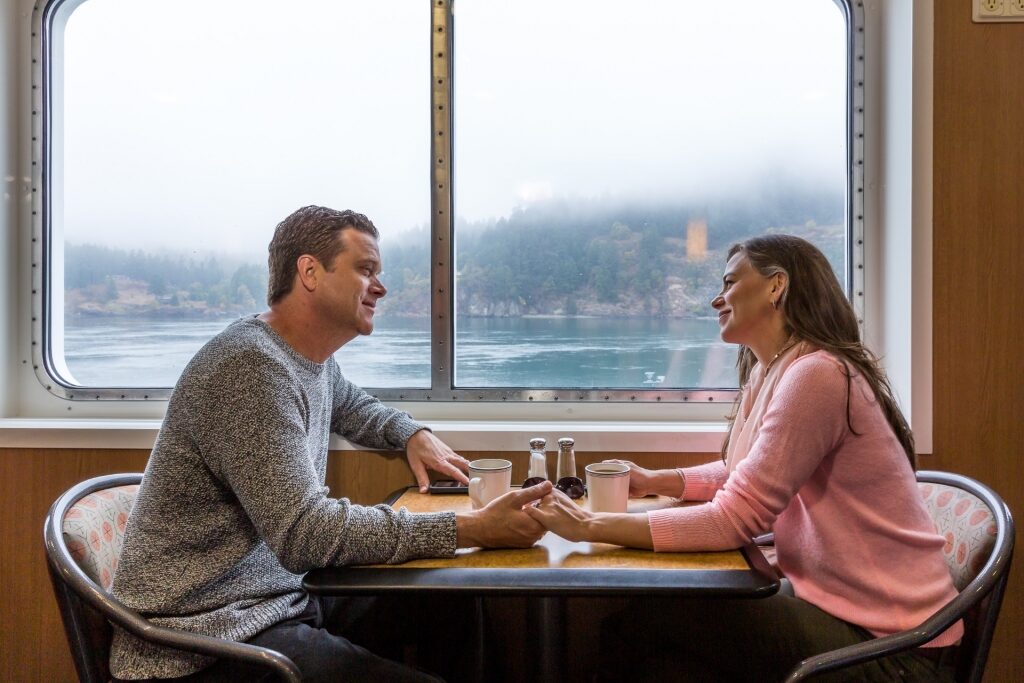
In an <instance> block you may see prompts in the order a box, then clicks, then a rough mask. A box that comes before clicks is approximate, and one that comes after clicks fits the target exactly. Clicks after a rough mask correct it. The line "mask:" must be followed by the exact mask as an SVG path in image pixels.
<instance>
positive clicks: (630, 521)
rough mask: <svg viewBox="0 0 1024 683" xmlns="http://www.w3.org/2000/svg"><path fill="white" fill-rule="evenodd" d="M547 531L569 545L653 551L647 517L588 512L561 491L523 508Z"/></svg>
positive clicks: (642, 515)
mask: <svg viewBox="0 0 1024 683" xmlns="http://www.w3.org/2000/svg"><path fill="white" fill-rule="evenodd" d="M523 509H524V510H525V511H526V514H528V515H530V517H532V518H533V519H534V520H535V521H537V522H538V523H540V525H541V526H543V527H544V528H545V529H547V530H548V531H551V532H552V533H555V534H558V535H559V536H561V537H562V538H564V539H565V540H567V541H574V542H576V541H589V542H591V543H613V544H615V545H621V546H626V547H627V548H648V549H650V548H652V547H653V546H654V541H653V540H652V539H651V526H650V523H649V522H648V521H647V515H645V514H631V513H629V512H588V511H587V510H584V509H583V508H582V507H580V506H579V505H577V504H576V503H575V502H574V501H573V500H572V499H571V498H569V496H567V495H565V494H564V493H562V492H561V491H559V490H558V489H552V491H551V493H549V494H548V495H546V496H544V497H543V498H541V499H540V503H538V504H537V506H536V507H531V506H529V505H528V506H526V507H525V508H523Z"/></svg>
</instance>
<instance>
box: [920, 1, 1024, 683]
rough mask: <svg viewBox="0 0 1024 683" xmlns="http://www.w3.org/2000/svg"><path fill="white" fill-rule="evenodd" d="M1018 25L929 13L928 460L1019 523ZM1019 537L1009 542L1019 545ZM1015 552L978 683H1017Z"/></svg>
mask: <svg viewBox="0 0 1024 683" xmlns="http://www.w3.org/2000/svg"><path fill="white" fill-rule="evenodd" d="M1022 63H1024V23H1017V24H975V23H973V22H972V21H971V3H970V2H968V1H967V0H957V1H953V0H943V1H942V2H936V3H935V55H934V69H935V87H934V97H935V101H934V165H935V167H934V183H935V185H934V206H933V211H934V278H935V283H934V342H933V343H934V399H933V400H934V417H935V428H934V451H935V458H936V466H937V467H938V468H940V469H945V470H951V471H955V472H961V473H963V474H967V475H970V476H972V477H975V478H977V479H979V480H980V481H983V482H985V483H987V484H989V485H990V486H992V487H993V488H995V489H996V491H998V492H999V493H1000V495H1002V496H1003V498H1004V499H1005V500H1006V501H1007V503H1008V504H1009V506H1010V509H1011V511H1012V512H1015V513H1017V514H1018V515H1021V514H1024V466H1022V458H1021V446H1022V444H1024V420H1022V419H1021V410H1022V409H1024V384H1022V381H1024V354H1022V352H1021V349H1020V342H1021V340H1022V339H1024V305H1022V301H1024V298H1022V296H1021V292H1024V267H1022V266H1021V258H1022V253H1024V252H1022V248H1024V238H1022V234H1024V189H1022V188H1024V184H1022V181H1024V133H1022V130H1024V77H1022V75H1021V64H1022ZM1019 529H1020V527H1018V534H1017V543H1018V544H1019V543H1020V541H1021V533H1020V531H1019ZM1022 629H1024V558H1022V557H1021V551H1020V549H1019V548H1018V552H1017V560H1016V565H1015V566H1014V567H1013V569H1012V576H1011V578H1010V585H1009V590H1008V592H1007V593H1006V598H1005V601H1004V604H1003V610H1002V615H1001V618H1000V624H999V628H998V631H997V633H996V638H995V642H994V643H993V647H992V654H991V657H990V659H989V665H988V671H987V676H986V681H1006V682H1010V681H1020V680H1024V657H1022V656H1021V654H1020V642H1021V635H1020V634H1021V631H1022Z"/></svg>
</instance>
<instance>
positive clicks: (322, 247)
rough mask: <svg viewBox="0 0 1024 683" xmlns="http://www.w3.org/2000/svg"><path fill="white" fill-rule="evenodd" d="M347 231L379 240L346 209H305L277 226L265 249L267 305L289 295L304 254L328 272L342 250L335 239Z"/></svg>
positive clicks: (365, 220)
mask: <svg viewBox="0 0 1024 683" xmlns="http://www.w3.org/2000/svg"><path fill="white" fill-rule="evenodd" d="M346 228H352V229H353V230H358V231H359V232H362V233H366V234H367V235H370V236H372V237H373V239H375V240H379V239H380V234H379V233H378V232H377V228H376V227H374V225H373V223H372V222H371V221H370V219H369V218H367V217H366V216H364V215H363V214H361V213H356V212H355V211H349V210H347V209H346V210H345V211H337V210H335V209H328V208H327V207H326V206H304V207H302V208H301V209H299V210H298V211H295V212H294V213H293V214H291V215H290V216H288V217H287V218H285V219H284V220H283V221H281V222H280V223H278V224H277V228H275V229H274V237H273V239H271V240H270V247H269V248H268V251H269V252H270V253H269V256H268V257H267V263H268V265H269V267H270V280H269V282H268V283H267V303H268V304H270V305H273V304H275V303H277V302H278V301H280V300H281V299H283V298H284V297H285V296H286V295H287V294H288V293H289V292H290V291H292V286H293V285H294V284H295V275H296V274H297V273H298V269H297V266H296V264H297V262H298V260H299V257H300V256H302V255H303V254H309V255H310V256H315V257H316V259H317V260H318V261H320V263H322V264H323V266H324V268H325V269H327V270H331V269H332V268H333V267H334V259H335V257H336V256H337V255H338V254H340V253H341V252H342V250H343V249H344V248H345V245H344V244H343V243H342V241H341V240H340V239H338V237H339V235H340V234H341V231H342V230H345V229H346Z"/></svg>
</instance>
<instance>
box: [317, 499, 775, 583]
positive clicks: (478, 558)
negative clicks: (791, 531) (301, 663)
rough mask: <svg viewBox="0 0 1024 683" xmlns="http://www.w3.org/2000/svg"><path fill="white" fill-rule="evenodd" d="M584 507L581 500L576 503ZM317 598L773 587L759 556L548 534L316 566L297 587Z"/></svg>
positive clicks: (422, 506)
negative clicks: (508, 545)
mask: <svg viewBox="0 0 1024 683" xmlns="http://www.w3.org/2000/svg"><path fill="white" fill-rule="evenodd" d="M389 502H391V504H392V505H393V506H394V507H396V508H401V507H405V508H407V509H408V510H409V511H411V512H437V511H443V510H452V511H461V510H467V511H468V510H470V509H471V505H470V502H469V497H468V496H466V495H465V494H444V495H436V494H435V495H430V494H421V493H420V492H419V490H418V489H416V488H415V487H410V488H409V489H406V490H401V491H396V492H395V493H394V494H393V495H392V497H391V498H389ZM584 504H585V503H584ZM671 504H678V503H676V502H675V501H673V500H672V499H669V498H641V499H633V500H630V502H629V508H628V509H629V511H630V512H638V513H641V512H643V511H645V510H649V509H652V508H657V507H664V506H666V505H671ZM302 584H303V586H304V587H305V588H306V590H308V591H309V592H311V593H316V594H320V595H379V594H383V593H395V592H404V593H413V594H414V593H421V592H442V593H443V592H448V593H462V594H470V595H476V596H483V595H503V596H523V597H544V596H556V597H568V596H630V595H638V594H642V595H675V596H701V597H767V596H769V595H772V594H774V593H775V592H776V591H777V590H778V588H779V582H778V579H777V577H776V576H775V574H774V572H773V571H772V569H771V567H769V566H768V562H767V561H766V560H765V558H764V556H763V555H762V554H761V551H760V550H758V549H757V548H756V547H755V546H753V545H750V546H747V547H744V548H741V549H739V550H731V551H726V552H708V553H655V552H653V551H651V550H637V549H631V548H622V547H619V546H615V545H608V544H604V543H571V542H569V541H566V540H565V539H563V538H560V537H559V536H556V535H554V534H551V533H548V534H545V535H544V536H543V537H542V538H541V540H540V541H539V542H538V543H537V544H536V545H535V546H533V547H532V548H526V549H516V550H484V549H481V548H462V549H459V550H458V551H457V552H456V555H455V557H451V558H438V559H423V560H412V561H409V562H404V563H402V564H394V565H368V566H353V567H328V568H325V569H316V570H313V571H311V572H309V573H308V574H306V576H305V578H304V579H303V582H302Z"/></svg>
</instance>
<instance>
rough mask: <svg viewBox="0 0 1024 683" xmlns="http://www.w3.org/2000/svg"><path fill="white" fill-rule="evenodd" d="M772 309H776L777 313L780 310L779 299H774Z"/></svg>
mask: <svg viewBox="0 0 1024 683" xmlns="http://www.w3.org/2000/svg"><path fill="white" fill-rule="evenodd" d="M772 308H773V309H775V310H776V311H777V310H779V300H778V299H772Z"/></svg>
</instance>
